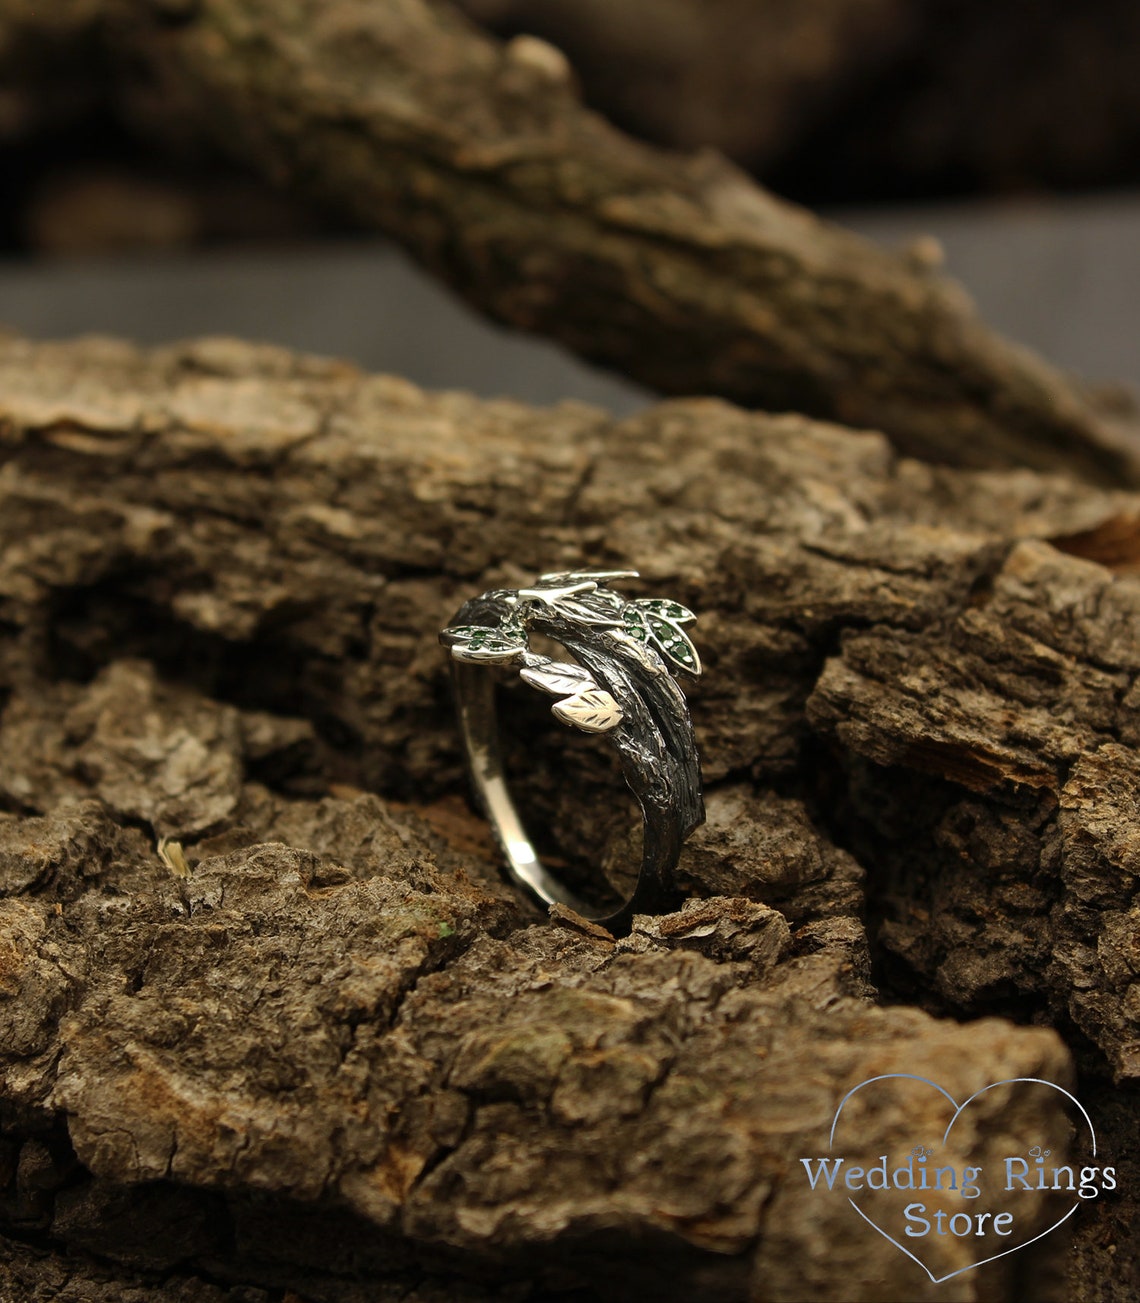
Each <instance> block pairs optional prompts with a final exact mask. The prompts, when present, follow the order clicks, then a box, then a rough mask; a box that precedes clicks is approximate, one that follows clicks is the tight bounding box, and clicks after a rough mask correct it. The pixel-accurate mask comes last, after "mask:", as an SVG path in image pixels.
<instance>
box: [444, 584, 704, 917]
mask: <svg viewBox="0 0 1140 1303" xmlns="http://www.w3.org/2000/svg"><path fill="white" fill-rule="evenodd" d="M637 577H638V575H637V571H636V570H573V571H570V572H568V573H565V574H549V575H540V576H539V578H538V579H537V580H535V582H534V583H533V584H532V585H531V586H530V587H529V588H519V589H494V590H492V591H491V592H487V593H484V594H483V595H482V596H481V597H476V598H473V599H472V600H471V601H469V602H465V603H464V605H463V606H461V607H460V609H459V610H458V611H457V612H456V614H455V616H454V617H453V618H452V620H451V622H450V623H449V624H448V625H447V626H446V627H445V628H444V629H443V630H442V631H441V633H440V635H439V639H440V642H441V643H442V644H443V646H444V647H446V648H448V649H450V652H451V658H452V669H453V672H454V680H455V695H456V707H457V712H458V716H459V730H460V734H461V736H462V739H463V744H464V746H465V748H466V751H467V760H468V765H469V767H470V771H471V777H472V781H473V784H474V787H475V791H476V794H477V796H478V798H479V800H480V803H481V804H482V806H483V808H484V810H485V811H486V813H487V817H488V819H489V820H490V822H491V824H492V826H493V828H494V830H495V835H496V837H497V838H498V841H499V844H500V846H501V847H502V850H503V854H504V857H505V859H506V864H507V869H508V871H509V875H510V877H511V878H512V879H513V880H514V881H515V882H516V883H517V884H518V885H519V886H521V887H522V888H524V889H525V890H526V891H527V892H528V893H529V894H530V895H531V896H532V897H533V898H535V899H537V900H538V901H539V902H540V903H541V904H544V905H547V906H550V905H554V904H562V905H566V906H569V908H571V909H573V910H574V911H575V912H576V913H578V914H580V915H581V916H582V917H583V918H586V919H589V920H591V921H593V922H597V923H600V924H602V926H603V927H605V928H607V929H608V930H609V931H610V932H612V933H614V934H615V935H617V934H620V933H624V932H628V931H629V928H630V926H631V924H632V922H633V917H634V915H635V914H659V913H665V912H668V911H670V910H672V909H674V908H675V907H676V904H677V899H676V891H675V888H674V884H673V871H674V869H675V868H676V865H677V860H678V858H679V856H680V853H681V845H682V843H683V842H684V840H685V838H686V837H688V836H689V834H690V833H691V832H692V831H693V830H694V829H695V828H697V827H699V825H700V824H702V823H703V822H704V818H705V808H704V798H703V796H702V794H701V767H700V760H699V759H698V756H697V748H696V742H695V740H694V737H693V725H692V721H691V720H690V718H689V709H688V705H687V704H686V701H685V697H684V694H683V693H682V692H681V689H680V687H679V686H678V684H677V681H676V679H675V678H674V675H675V674H676V675H684V676H688V677H689V678H692V679H694V680H695V679H696V677H697V676H698V675H699V674H700V672H701V661H700V657H699V655H698V654H697V649H696V648H695V647H694V646H693V644H692V642H691V641H690V640H689V637H688V634H687V633H686V632H685V630H684V627H683V626H684V625H687V624H690V623H691V622H692V621H693V620H695V619H696V616H695V615H693V613H692V612H691V611H689V610H687V609H686V608H685V607H683V606H682V605H681V604H680V603H679V602H672V601H667V600H663V599H660V598H634V599H632V600H627V599H626V598H624V597H622V596H621V594H619V593H616V592H614V591H613V589H612V588H611V587H610V583H611V582H612V581H613V580H618V579H636V578H637ZM532 633H538V634H544V635H545V636H546V637H548V638H550V639H552V640H553V641H554V642H556V643H559V644H560V645H561V646H562V647H564V648H565V649H566V650H567V651H568V652H569V653H570V655H571V656H572V657H573V660H572V661H561V660H554V659H552V658H551V657H549V656H542V655H538V654H537V653H535V652H533V651H531V649H530V641H529V636H530V634H532ZM492 666H511V667H517V668H518V671H519V677H520V678H522V680H523V681H524V682H525V683H527V684H529V685H530V686H531V687H532V688H537V689H538V690H539V691H540V692H544V693H547V694H548V695H549V696H552V697H555V698H557V700H556V701H555V702H554V704H553V705H552V707H551V711H552V713H553V714H554V716H555V718H556V719H558V720H560V721H561V722H562V723H564V724H569V725H570V726H571V727H573V728H578V729H581V730H582V731H583V732H586V733H604V734H605V735H606V736H607V737H608V738H609V740H610V741H612V743H613V745H614V746H615V747H616V748H617V751H618V755H619V757H620V759H621V766H622V773H623V775H624V777H625V781H626V783H627V784H628V785H629V788H630V790H631V791H632V792H633V794H634V796H635V797H636V798H637V802H638V804H639V806H640V807H641V815H642V832H643V836H642V854H641V871H640V873H639V875H638V879H637V886H636V888H635V890H634V892H633V895H632V896H631V897H630V899H629V900H628V901H626V903H625V904H624V905H623V906H622V907H621V909H619V910H617V911H616V913H610V914H602V915H599V914H597V913H595V912H593V911H592V910H591V908H590V907H589V906H587V905H585V904H584V903H583V902H582V901H581V900H580V899H579V898H578V897H577V896H576V895H575V894H574V893H573V892H572V891H570V890H569V889H568V888H567V887H565V886H564V885H563V884H562V883H560V882H559V881H558V880H557V879H556V878H555V877H554V876H553V875H552V874H551V873H550V871H549V870H548V869H547V868H546V867H545V866H544V865H543V864H542V862H541V860H540V859H539V857H538V854H537V852H536V851H535V849H534V846H533V845H532V843H531V840H530V838H529V837H528V836H527V833H526V830H525V829H524V828H523V825H522V820H521V819H520V818H519V815H518V811H517V810H516V809H515V804H514V801H513V800H512V799H511V795H510V791H509V790H508V787H507V781H506V775H505V773H504V770H503V763H502V757H501V755H500V751H499V735H498V721H497V712H496V706H495V684H494V676H493V675H491V674H488V673H487V672H486V671H487V670H488V669H489V668H490V667H492Z"/></svg>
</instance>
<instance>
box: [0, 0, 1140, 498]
mask: <svg viewBox="0 0 1140 1303" xmlns="http://www.w3.org/2000/svg"><path fill="white" fill-rule="evenodd" d="M42 14H43V7H42V6H35V5H28V4H26V3H18V4H14V5H13V7H12V8H11V9H10V12H9V13H8V14H7V15H4V14H0V67H5V68H9V69H13V70H14V71H13V73H12V74H11V75H12V76H13V77H14V78H16V79H17V80H18V79H19V77H20V75H21V70H22V69H24V68H25V67H27V66H28V65H29V62H30V57H29V55H28V54H27V50H28V49H29V47H30V48H33V49H41V48H42V47H43V45H44V42H45V41H47V40H48V37H49V36H50V35H51V34H52V33H55V32H58V31H59V30H64V31H66V32H69V33H71V34H72V37H73V39H74V40H80V36H79V35H76V33H77V32H79V33H86V38H87V41H88V47H86V48H90V49H92V50H94V51H95V53H94V54H92V55H91V56H90V62H91V63H92V65H93V66H94V67H96V68H98V69H99V70H101V72H102V74H103V76H104V77H105V79H106V82H107V94H109V95H110V96H111V97H112V98H113V99H114V100H115V102H116V103H117V104H118V107H119V111H120V112H121V113H123V114H125V115H126V116H127V117H128V118H130V119H131V120H132V121H133V122H134V123H135V125H136V126H137V128H138V129H140V130H143V131H148V132H150V133H152V134H153V135H155V136H157V138H159V139H160V140H162V141H163V142H164V143H165V144H166V145H167V146H168V147H169V145H170V143H171V142H172V141H179V142H182V143H183V144H185V143H187V142H194V141H198V142H200V141H202V140H210V141H213V142H214V143H215V144H218V145H220V146H221V147H223V148H225V149H226V150H227V151H228V152H229V153H230V154H232V155H234V156H236V157H238V158H240V159H242V160H244V161H246V162H247V163H249V164H250V165H251V166H253V167H255V168H257V169H259V170H260V171H261V172H262V173H263V174H265V175H268V176H270V177H271V178H273V179H275V180H276V181H278V182H280V183H282V184H288V185H289V186H290V187H291V188H292V189H293V190H294V191H296V192H297V193H300V194H304V195H307V196H309V197H311V198H316V199H319V200H320V201H322V202H324V203H327V204H329V205H331V206H332V207H333V208H334V209H335V210H336V211H338V212H340V213H342V214H345V215H347V216H349V217H351V218H352V219H353V220H355V221H357V222H359V223H361V224H362V225H364V226H366V227H368V228H370V229H375V230H379V231H383V232H385V233H386V234H388V235H390V236H392V237H393V238H394V239H396V240H398V241H400V242H401V243H402V244H403V245H404V246H405V247H406V248H407V249H409V250H410V251H411V252H412V253H413V254H414V255H415V256H416V257H417V258H418V259H420V260H421V261H422V262H424V263H425V264H426V265H427V266H429V267H431V268H432V269H433V270H435V271H436V272H438V273H439V274H441V275H442V276H444V277H445V278H446V279H447V280H449V281H450V282H451V284H452V285H454V286H455V287H456V288H457V289H458V290H459V291H460V292H461V293H462V294H464V295H465V296H466V297H467V298H468V299H469V300H470V301H471V302H472V303H474V304H476V305H477V306H478V307H480V308H481V309H482V310H483V311H485V312H487V313H489V314H490V315H491V316H493V317H495V318H497V319H498V320H500V321H504V322H507V323H509V324H511V325H513V326H516V327H520V328H523V329H527V330H535V331H540V332H542V333H544V334H547V335H549V336H550V337H551V338H553V339H556V340H558V341H560V342H561V343H563V344H565V345H566V346H567V347H569V348H571V349H573V350H574V351H576V352H578V353H579V354H581V355H582V356H584V357H587V358H590V359H592V360H594V361H597V362H600V363H602V364H604V365H606V366H609V367H613V368H615V369H617V370H619V371H622V372H623V373H624V374H626V375H629V376H631V377H633V378H635V379H637V380H639V381H641V382H643V383H644V384H647V385H649V386H650V387H652V388H654V389H657V390H659V391H661V392H663V393H684V394H718V395H722V396H724V397H727V398H730V399H732V400H734V401H736V402H739V403H742V404H744V405H746V406H757V407H762V408H767V409H770V410H776V411H783V410H796V411H801V412H807V413H809V414H814V415H817V416H823V417H829V418H834V419H838V420H841V421H843V422H845V423H847V424H850V425H857V426H869V427H873V428H876V429H881V430H883V431H885V432H886V433H887V434H888V435H889V436H890V437H891V439H892V440H893V441H894V442H895V444H896V446H897V447H898V448H900V449H901V450H902V451H904V452H907V453H910V454H914V455H917V456H920V457H924V458H929V459H931V460H934V461H940V462H946V463H950V464H957V465H966V466H978V467H980V466H1014V465H1028V466H1032V467H1036V468H1039V469H1066V470H1069V471H1072V472H1074V473H1076V474H1079V475H1081V476H1084V477H1086V478H1089V479H1092V480H1095V481H1097V482H1101V483H1108V484H1118V483H1122V482H1123V483H1129V484H1136V483H1140V455H1138V451H1137V450H1138V448H1140V441H1138V440H1137V435H1136V429H1135V424H1134V422H1133V421H1132V420H1131V419H1129V420H1124V419H1121V418H1119V417H1116V416H1112V415H1110V414H1107V413H1106V412H1105V411H1103V410H1100V409H1099V408H1098V407H1097V406H1096V405H1095V404H1093V403H1092V402H1090V401H1089V400H1088V398H1087V397H1086V396H1085V395H1084V394H1082V392H1081V391H1080V390H1079V389H1078V388H1077V387H1076V386H1075V385H1073V384H1072V383H1071V382H1069V381H1068V380H1067V379H1065V378H1064V377H1063V376H1061V375H1060V374H1058V373H1057V372H1056V371H1055V370H1053V369H1052V368H1051V367H1049V366H1047V365H1046V364H1045V363H1043V362H1042V361H1041V360H1039V359H1038V358H1036V357H1034V356H1032V355H1030V354H1029V353H1028V352H1026V351H1025V350H1024V349H1021V348H1018V347H1016V346H1014V345H1012V344H1009V343H1007V342H1006V341H1004V340H1002V339H1000V338H999V337H997V336H996V335H994V334H993V333H992V332H991V331H989V330H988V329H987V328H986V327H985V326H984V325H983V324H982V323H981V322H980V321H979V320H978V318H977V316H976V314H975V313H974V310H973V308H972V307H971V305H970V304H969V303H968V301H967V300H966V298H965V296H964V295H963V293H962V291H961V290H960V288H959V287H957V286H956V285H954V284H953V283H952V282H951V281H949V280H947V279H945V278H943V277H942V276H941V275H939V274H938V273H937V271H936V270H934V268H933V267H932V266H931V264H930V262H929V260H924V258H923V257H922V256H917V255H916V256H915V257H912V258H908V257H905V256H896V255H893V254H889V253H886V252H882V251H879V250H877V249H875V248H873V247H872V246H871V245H869V244H867V243H865V242H863V241H861V240H859V239H857V238H856V237H854V236H852V235H850V234H848V233H846V232H844V231H842V230H840V229H838V228H836V227H833V226H830V225H828V224H827V223H824V222H820V221H818V220H816V219H815V218H813V217H811V216H810V215H809V214H808V213H806V212H804V211H802V210H800V209H798V208H796V207H794V206H792V205H789V204H785V203H781V202H780V201H779V200H777V199H775V198H773V197H772V196H771V195H769V194H767V193H766V192H764V191H763V190H761V189H760V188H758V187H757V186H756V185H754V184H753V183H752V182H751V181H750V180H749V179H748V178H747V177H745V176H744V175H743V174H742V173H741V172H739V171H738V170H736V169H735V168H734V167H732V166H731V165H729V164H728V163H726V162H724V161H723V160H722V159H721V158H719V157H718V156H715V155H713V154H698V155H693V156H686V155H680V154H673V153H667V152H664V151H660V150H656V149H653V148H651V147H649V146H646V145H642V144H639V143H637V142H635V141H633V140H631V139H630V138H628V137H626V136H623V135H622V134H621V133H620V132H618V131H616V130H615V129H613V128H612V127H610V126H609V125H608V124H607V123H605V122H604V121H603V120H602V119H601V118H599V117H597V116H596V115H595V114H593V113H590V112H588V111H586V110H585V109H583V108H582V106H581V104H580V102H579V99H578V97H577V93H576V90H575V88H574V84H573V77H572V74H571V71H570V69H569V67H568V65H567V64H566V62H565V60H564V59H563V57H562V56H561V55H560V54H559V53H558V52H557V51H556V50H554V48H553V47H551V46H548V45H546V44H544V43H542V42H540V41H537V40H535V39H534V38H520V39H518V40H516V41H514V42H512V43H510V44H508V45H505V46H503V45H500V44H499V43H497V42H495V41H493V40H492V39H491V38H489V37H487V36H486V35H484V34H482V33H480V32H478V31H477V29H476V28H474V27H473V26H472V25H470V24H469V23H468V22H467V21H466V20H465V19H464V18H463V17H462V16H461V15H460V14H459V13H457V12H456V11H455V10H453V9H452V8H451V7H450V6H449V5H447V4H445V3H443V0H410V2H406V3H399V4H397V3H386V4H375V3H372V2H371V0H367V2H365V0H345V2H344V3H340V4H337V5H336V6H333V7H331V8H330V7H329V6H328V5H326V4H324V3H322V2H321V0H301V2H300V3H295V4H290V5H288V6H285V5H282V4H281V3H280V0H193V2H192V3H182V0H161V3H160V2H159V0H70V3H69V4H65V5H64V6H63V8H62V9H61V10H59V11H56V10H54V9H53V10H52V15H51V17H50V18H49V19H45V18H43V17H42ZM5 17H6V19H7V21H6V22H5ZM65 20H68V21H65ZM45 28H46V29H47V36H45ZM49 44H50V42H49ZM34 86H35V84H34V83H33V86H32V89H31V90H30V91H29V92H28V94H29V95H30V96H31V98H32V100H33V101H34V99H35V91H34ZM28 112H29V113H30V112H31V110H28Z"/></svg>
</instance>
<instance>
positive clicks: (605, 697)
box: [550, 688, 625, 733]
mask: <svg viewBox="0 0 1140 1303" xmlns="http://www.w3.org/2000/svg"><path fill="white" fill-rule="evenodd" d="M550 709H551V711H552V712H553V713H554V716H555V718H556V719H560V720H561V721H562V722H563V723H564V724H570V725H571V726H572V727H573V728H580V729H581V730H582V732H583V733H608V732H609V730H610V729H611V728H616V727H617V726H618V725H619V724H620V723H621V722H622V720H623V719H624V718H625V716H624V715H623V714H622V710H621V707H620V706H619V705H618V704H617V702H616V701H615V700H614V699H613V697H611V696H610V694H609V693H608V692H607V691H606V690H605V688H584V689H583V690H582V691H581V692H576V693H575V694H574V696H572V697H567V698H566V700H565V701H559V702H556V703H555V704H554V705H553V706H551V708H550Z"/></svg>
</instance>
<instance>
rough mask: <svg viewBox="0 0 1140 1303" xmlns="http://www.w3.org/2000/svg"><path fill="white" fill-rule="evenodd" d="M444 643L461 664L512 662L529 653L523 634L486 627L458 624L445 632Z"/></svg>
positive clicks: (442, 638)
mask: <svg viewBox="0 0 1140 1303" xmlns="http://www.w3.org/2000/svg"><path fill="white" fill-rule="evenodd" d="M440 639H441V641H442V642H443V643H444V644H445V645H446V646H448V647H450V648H451V654H452V656H454V657H455V659H456V660H457V661H472V662H478V663H486V662H492V663H494V662H499V663H504V662H509V661H512V660H513V659H514V658H515V657H516V656H518V655H519V654H520V653H521V652H524V651H526V637H525V635H523V634H522V632H521V630H519V631H516V630H514V629H506V630H503V629H495V628H491V627H490V626H488V625H484V624H454V625H451V626H450V627H449V628H447V629H444V631H443V633H442V634H441V635H440Z"/></svg>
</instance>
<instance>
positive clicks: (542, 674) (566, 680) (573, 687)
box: [519, 661, 595, 697]
mask: <svg viewBox="0 0 1140 1303" xmlns="http://www.w3.org/2000/svg"><path fill="white" fill-rule="evenodd" d="M519 677H520V678H521V679H522V680H523V682H524V683H529V684H530V686H531V687H532V688H538V690H539V691H540V692H549V693H550V695H551V696H552V697H568V696H570V695H571V694H572V693H575V692H580V691H581V690H582V689H583V688H592V687H594V686H595V684H594V676H593V675H592V674H591V673H590V671H589V670H584V669H582V668H581V666H578V665H569V664H567V663H566V662H564V661H549V662H547V664H545V665H541V666H539V667H538V668H536V669H524V670H520V671H519Z"/></svg>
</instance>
